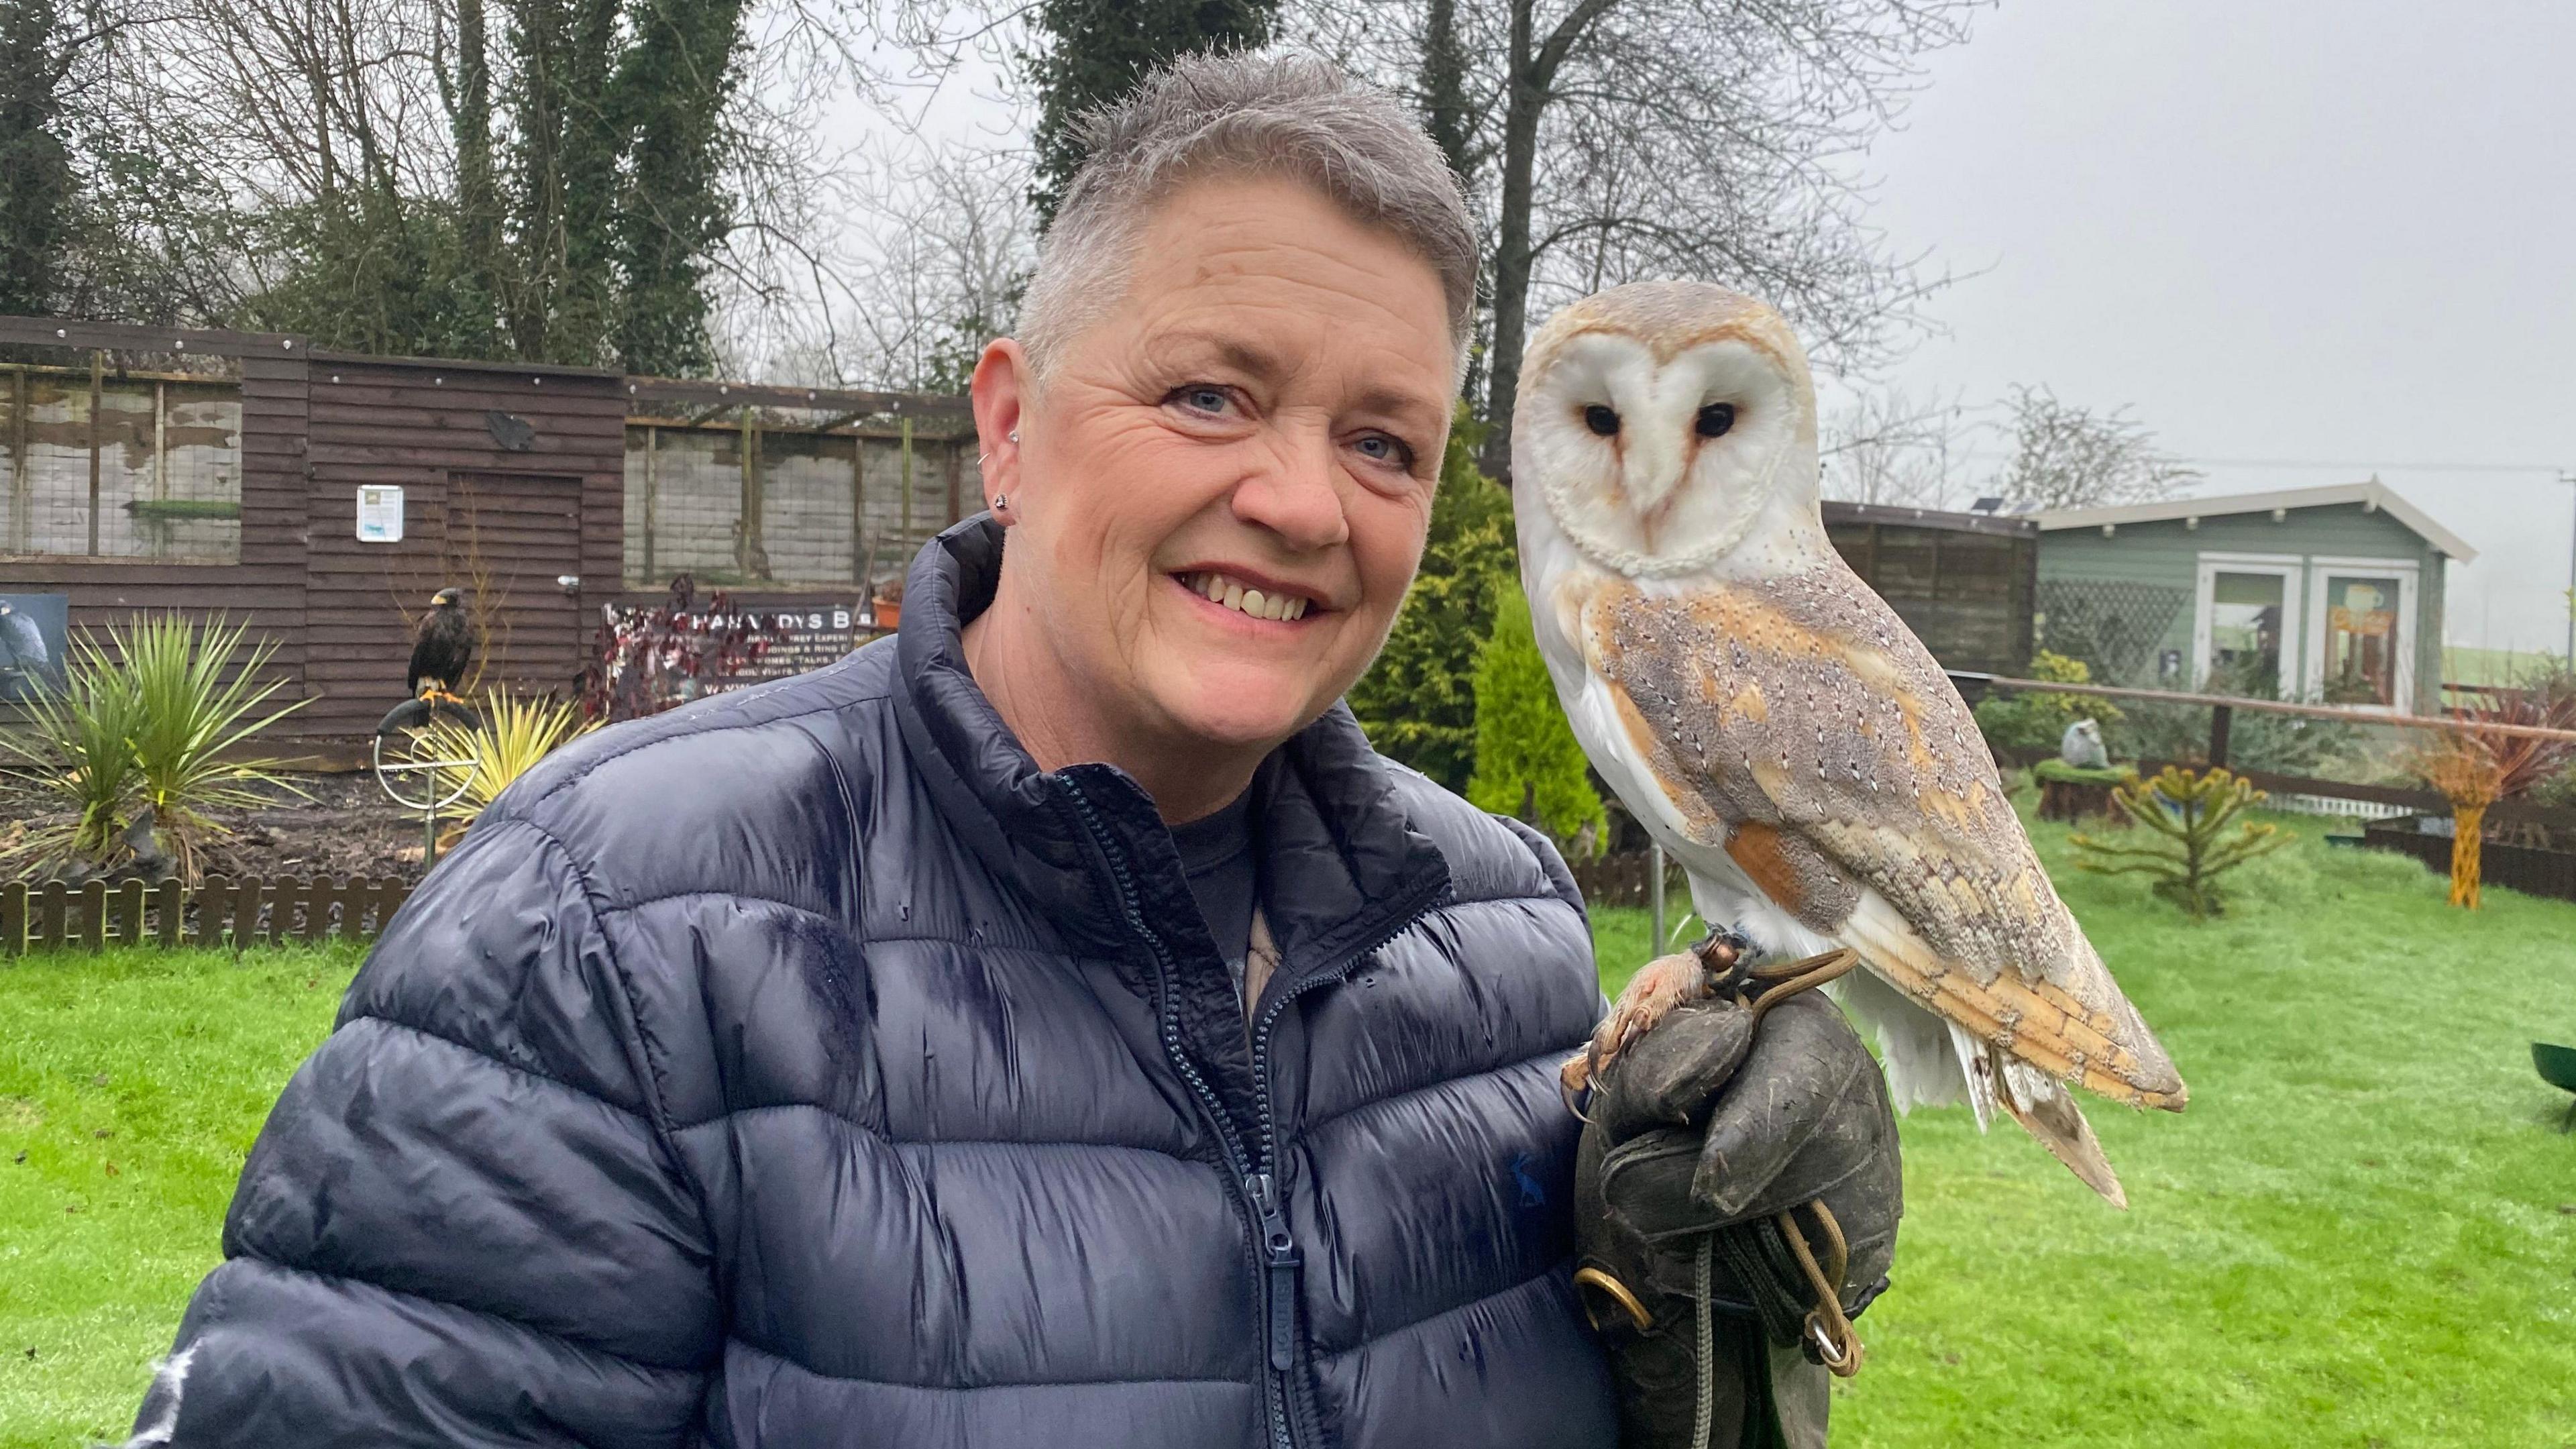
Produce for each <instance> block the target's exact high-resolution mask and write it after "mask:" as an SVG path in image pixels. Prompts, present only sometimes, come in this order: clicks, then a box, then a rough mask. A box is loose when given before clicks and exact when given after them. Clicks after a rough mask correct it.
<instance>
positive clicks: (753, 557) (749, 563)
mask: <svg viewBox="0 0 2576 1449" xmlns="http://www.w3.org/2000/svg"><path fill="white" fill-rule="evenodd" d="M758 419H759V415H758V414H757V413H755V412H753V411H752V410H751V409H750V408H744V409H743V410H742V449H741V450H742V469H741V471H742V503H741V507H740V514H741V522H740V524H739V525H737V527H738V529H739V532H738V534H737V536H736V537H735V539H734V546H733V561H734V567H735V568H736V569H738V570H740V572H741V574H742V576H743V578H744V580H745V581H749V580H751V579H755V578H760V577H763V576H765V575H767V573H768V572H769V570H768V568H767V558H766V555H767V553H768V551H769V549H768V544H767V542H766V541H765V540H764V539H763V538H762V537H761V517H760V504H761V498H760V423H759V420H758Z"/></svg>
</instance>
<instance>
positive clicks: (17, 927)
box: [0, 880, 27, 960]
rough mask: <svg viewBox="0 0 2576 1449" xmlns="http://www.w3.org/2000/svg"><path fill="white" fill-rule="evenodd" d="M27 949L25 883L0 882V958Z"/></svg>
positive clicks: (15, 881) (20, 952)
mask: <svg viewBox="0 0 2576 1449" xmlns="http://www.w3.org/2000/svg"><path fill="white" fill-rule="evenodd" d="M26 949H27V883H26V882H25V881H22V880H13V881H8V882H6V883H0V960H5V959H7V958H8V957H11V956H16V955H21V954H23V953H24V952H25V951H26Z"/></svg>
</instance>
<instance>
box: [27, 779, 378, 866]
mask: <svg viewBox="0 0 2576 1449" xmlns="http://www.w3.org/2000/svg"><path fill="white" fill-rule="evenodd" d="M283 778H284V779H285V780H286V781H287V782H288V783H289V784H292V785H293V786H294V787H295V788H296V789H298V790H301V791H303V792H304V797H309V798H304V797H299V796H297V795H294V794H290V793H288V792H287V791H285V790H280V789H273V788H266V787H263V789H262V793H264V794H267V795H269V796H270V797H271V798H270V801H269V803H267V804H264V805H262V806H259V807H257V808H253V809H217V810H209V811H207V812H206V814H207V816H208V818H210V819H212V820H214V821H216V822H217V823H219V824H222V825H224V826H226V827H228V828H229V829H230V831H231V832H232V833H231V834H229V835H225V836H219V837H217V838H216V839H215V840H214V841H212V842H211V843H210V844H209V846H208V847H207V852H206V872H207V874H209V875H227V876H234V877H244V876H304V877H310V876H333V877H343V878H354V877H366V878H371V879H378V880H404V881H417V880H419V879H420V878H421V875H422V874H423V871H422V869H421V848H420V847H421V827H420V817H419V816H418V815H415V814H411V813H409V812H406V811H404V810H403V809H401V807H399V806H397V805H395V804H394V803H393V802H392V801H390V800H388V799H386V798H385V795H384V792H383V791H382V790H380V789H378V788H377V787H376V781H375V777H374V776H373V775H371V774H369V773H368V772H366V771H364V770H358V771H352V772H348V773H335V774H318V773H297V774H290V775H286V776H284V777H283ZM45 803H46V802H45V801H44V800H43V799H42V798H41V797H39V796H37V795H36V794H35V793H34V792H32V791H30V790H29V789H28V788H27V785H26V781H25V780H24V779H23V778H22V777H20V776H16V775H0V845H5V844H6V843H7V839H8V837H10V836H12V835H14V834H15V833H16V831H15V827H16V825H17V823H18V822H22V821H23V822H27V823H30V824H33V823H37V821H38V818H39V812H40V811H41V810H42V809H43V807H44V805H45ZM31 873H32V872H29V871H28V870H27V868H26V864H25V863H24V862H22V861H11V862H7V863H5V864H0V878H13V879H14V878H16V877H18V876H20V875H23V874H31Z"/></svg>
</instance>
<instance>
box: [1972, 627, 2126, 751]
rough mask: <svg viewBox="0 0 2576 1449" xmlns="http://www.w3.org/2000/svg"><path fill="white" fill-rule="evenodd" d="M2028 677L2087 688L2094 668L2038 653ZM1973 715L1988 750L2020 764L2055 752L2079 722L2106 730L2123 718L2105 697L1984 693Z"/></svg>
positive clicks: (2091, 680)
mask: <svg viewBox="0 0 2576 1449" xmlns="http://www.w3.org/2000/svg"><path fill="white" fill-rule="evenodd" d="M2030 677H2031V678H2033V679H2044V680H2047V681H2048V682H2049V683H2051V684H2091V683H2092V682H2093V670H2092V667H2091V666H2090V665H2087V664H2086V663H2085V662H2084V661H2083V660H2081V659H2070V658H2068V657H2067V656H2065V655H2063V654H2051V653H2050V652H2048V651H2047V650H2045V649H2042V650H2040V651H2039V652H2038V653H2036V654H2033V655H2032V656H2031V657H2030ZM1976 716H1977V729H1978V731H1979V732H1980V733H1982V734H1984V735H1985V737H1986V743H1987V744H1988V745H1989V746H1992V747H1993V748H1994V749H1996V750H1999V751H2001V752H2002V753H2004V754H2007V755H2011V756H2014V757H2016V758H2019V759H2024V760H2028V759H2033V758H2041V757H2046V756H2051V755H2054V754H2056V753H2057V747H2058V743H2059V741H2060V740H2062V739H2063V738H2064V737H2065V735H2066V727H2067V726H2068V725H2071V724H2073V723H2075V722H2076V721H2077V720H2079V719H2089V720H2096V721H2099V722H2100V723H2101V725H2102V726H2103V728H2104V729H2105V730H2106V731H2107V730H2108V729H2109V728H2110V727H2111V726H2113V725H2116V724H2118V723H2119V722H2120V720H2121V718H2122V715H2121V713H2120V707H2119V706H2118V705H2116V704H2113V703H2112V702H2111V701H2109V700H2107V699H2100V698H2095V697H2092V696H2088V695H2081V694H2041V693H2038V692H2036V691H2034V692H2031V693H2028V694H1994V695H1988V696H1987V697H1986V698H1984V699H1982V700H1979V701H1978V702H1977V708H1976Z"/></svg>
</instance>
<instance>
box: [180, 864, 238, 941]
mask: <svg viewBox="0 0 2576 1449" xmlns="http://www.w3.org/2000/svg"><path fill="white" fill-rule="evenodd" d="M232 898H233V882H232V877H230V876H222V875H210V876H208V877H206V883H205V884H204V885H201V886H199V887H197V929H196V930H195V932H194V933H192V934H191V935H190V936H189V938H188V939H189V942H190V944H192V945H198V946H212V945H215V944H216V943H218V942H220V941H222V940H223V938H224V920H225V917H226V912H225V909H224V908H225V906H227V905H228V904H230V903H231V901H232Z"/></svg>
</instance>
